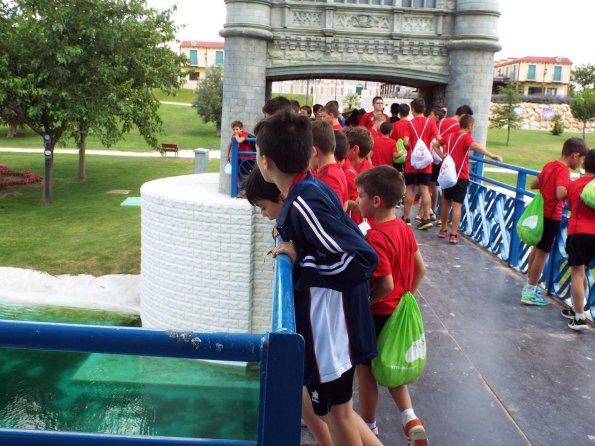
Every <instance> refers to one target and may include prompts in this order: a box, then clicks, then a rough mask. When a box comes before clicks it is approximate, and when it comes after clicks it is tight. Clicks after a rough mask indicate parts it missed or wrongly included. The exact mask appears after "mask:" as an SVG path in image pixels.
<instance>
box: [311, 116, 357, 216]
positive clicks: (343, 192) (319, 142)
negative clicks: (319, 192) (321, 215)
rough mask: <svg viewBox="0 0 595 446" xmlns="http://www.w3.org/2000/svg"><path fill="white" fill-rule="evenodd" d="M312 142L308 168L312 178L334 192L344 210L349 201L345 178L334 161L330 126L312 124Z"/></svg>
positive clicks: (333, 142)
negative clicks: (311, 171) (312, 173)
mask: <svg viewBox="0 0 595 446" xmlns="http://www.w3.org/2000/svg"><path fill="white" fill-rule="evenodd" d="M312 140H313V143H314V147H313V150H312V158H310V167H311V168H312V170H313V171H314V172H315V174H314V176H315V177H316V178H318V179H319V180H320V181H322V182H323V183H326V184H327V186H329V187H330V188H331V189H332V190H334V191H335V193H336V194H337V196H338V197H339V200H341V203H342V204H343V209H344V210H346V209H347V201H348V199H349V196H348V190H347V178H345V172H343V169H342V168H341V166H340V165H339V163H337V160H336V159H335V134H334V131H333V129H332V128H331V125H330V124H329V123H328V122H326V121H314V122H312Z"/></svg>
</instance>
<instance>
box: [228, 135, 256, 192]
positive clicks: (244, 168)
mask: <svg viewBox="0 0 595 446" xmlns="http://www.w3.org/2000/svg"><path fill="white" fill-rule="evenodd" d="M245 141H248V142H256V138H246V139H245ZM238 148H239V144H238V142H237V141H236V139H235V138H231V161H230V163H231V197H232V198H234V197H237V196H238V193H240V190H241V187H240V184H238V183H239V181H242V182H243V181H244V180H246V178H248V175H249V174H250V171H251V170H252V167H254V163H255V160H254V158H250V159H243V160H240V155H254V156H256V152H250V151H243V150H242V151H239V150H238ZM238 180H239V181H238Z"/></svg>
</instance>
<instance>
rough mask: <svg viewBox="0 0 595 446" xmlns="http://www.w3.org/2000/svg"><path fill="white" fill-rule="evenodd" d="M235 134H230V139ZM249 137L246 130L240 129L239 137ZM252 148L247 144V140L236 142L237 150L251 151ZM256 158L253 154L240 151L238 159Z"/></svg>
mask: <svg viewBox="0 0 595 446" xmlns="http://www.w3.org/2000/svg"><path fill="white" fill-rule="evenodd" d="M234 136H235V135H231V139H232V140H233V139H234ZM248 137H250V135H248V133H247V132H245V131H244V130H242V131H241V132H240V138H248ZM252 151H253V150H252V148H251V147H250V146H249V145H248V142H247V141H244V142H240V143H238V152H252ZM254 158H256V155H255V154H247V153H240V160H247V159H254Z"/></svg>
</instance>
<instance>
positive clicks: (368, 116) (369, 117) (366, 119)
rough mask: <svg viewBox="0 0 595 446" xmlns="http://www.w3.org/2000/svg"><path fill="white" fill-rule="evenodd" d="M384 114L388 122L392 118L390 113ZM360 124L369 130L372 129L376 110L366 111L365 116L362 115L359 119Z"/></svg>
mask: <svg viewBox="0 0 595 446" xmlns="http://www.w3.org/2000/svg"><path fill="white" fill-rule="evenodd" d="M382 114H383V115H384V117H385V118H386V122H388V120H389V119H390V118H389V117H388V115H386V114H384V113H382ZM359 125H360V126H361V127H365V128H367V129H368V130H370V129H371V128H372V126H373V125H374V112H373V111H371V112H368V113H365V114H364V116H362V117H361V119H360V120H359Z"/></svg>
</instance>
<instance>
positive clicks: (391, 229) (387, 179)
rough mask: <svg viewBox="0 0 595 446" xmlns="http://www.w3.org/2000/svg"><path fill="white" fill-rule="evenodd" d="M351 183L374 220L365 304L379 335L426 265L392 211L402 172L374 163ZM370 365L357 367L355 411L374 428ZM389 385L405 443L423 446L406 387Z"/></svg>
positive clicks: (374, 392) (374, 398)
mask: <svg viewBox="0 0 595 446" xmlns="http://www.w3.org/2000/svg"><path fill="white" fill-rule="evenodd" d="M355 183H356V185H357V190H358V194H359V205H360V209H361V211H362V215H363V216H364V217H367V218H373V219H374V221H375V224H374V225H373V226H372V229H370V230H368V232H367V234H366V240H368V242H369V243H370V245H372V247H373V248H374V250H375V251H376V253H377V254H378V266H377V267H376V271H375V272H374V274H373V275H372V280H371V284H372V288H371V290H370V305H371V306H372V317H373V319H374V326H375V329H376V336H379V335H380V332H381V331H382V327H384V324H386V322H387V321H388V319H389V317H390V316H391V314H393V312H394V311H395V308H397V305H398V304H399V300H400V299H401V296H402V295H403V293H404V292H405V291H410V292H412V293H414V292H415V290H416V289H417V286H418V285H419V283H420V282H421V279H422V278H423V276H424V274H425V271H426V267H425V264H424V260H423V258H422V256H421V253H420V252H419V249H418V248H417V243H416V242H415V237H414V236H413V233H412V232H411V229H410V228H409V227H407V225H406V224H405V222H404V221H403V220H402V219H398V218H397V217H396V215H395V205H396V204H397V202H398V201H399V200H400V199H401V198H402V197H403V193H404V191H405V182H404V181H403V177H402V175H401V174H400V173H399V172H397V171H396V170H395V169H393V168H392V167H389V166H377V167H374V168H373V169H370V170H367V171H365V172H364V173H362V174H361V175H359V176H358V177H357V178H356V180H355ZM370 365H371V364H370V363H366V364H362V365H358V366H357V378H358V382H359V396H360V412H361V415H362V418H363V419H364V421H365V422H366V423H367V424H368V427H370V429H372V430H373V431H375V432H377V429H378V428H377V426H376V406H377V404H378V387H377V384H376V381H375V380H374V376H373V375H372V370H371V366H370ZM388 390H389V392H390V394H391V396H392V397H393V399H394V401H395V404H396V405H397V407H398V408H399V411H400V412H401V418H402V422H403V430H404V432H405V435H406V436H407V440H408V442H409V444H411V445H414V446H426V445H427V444H428V438H427V435H426V431H425V429H424V427H423V424H422V422H421V421H420V420H419V419H418V418H417V416H416V415H415V412H414V411H413V406H412V404H411V397H410V396H409V390H408V389H407V386H406V385H403V386H398V387H395V388H392V389H388Z"/></svg>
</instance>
